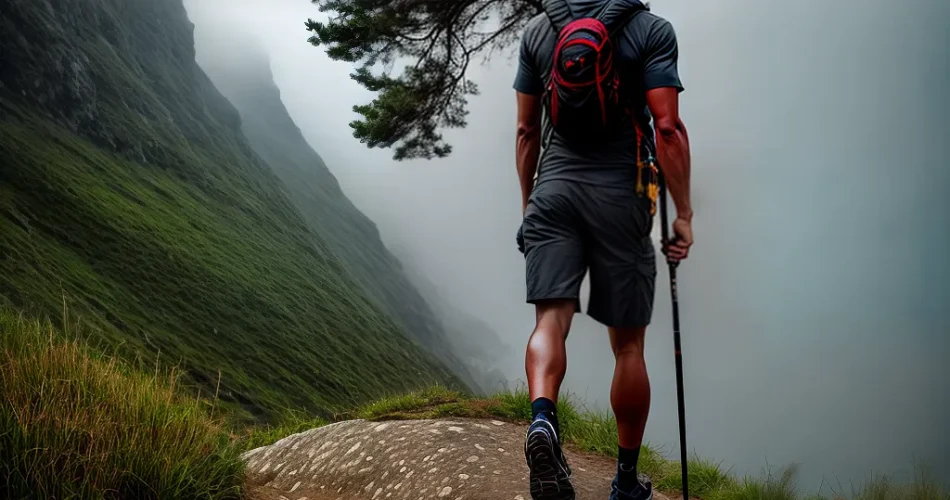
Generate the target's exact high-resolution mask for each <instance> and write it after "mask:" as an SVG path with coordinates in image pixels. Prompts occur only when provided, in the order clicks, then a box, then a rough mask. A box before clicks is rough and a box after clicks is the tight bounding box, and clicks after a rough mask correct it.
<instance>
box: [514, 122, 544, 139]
mask: <svg viewBox="0 0 950 500" xmlns="http://www.w3.org/2000/svg"><path fill="white" fill-rule="evenodd" d="M517 133H518V138H521V139H531V138H534V137H537V136H539V135H540V134H541V127H540V124H538V123H533V122H521V121H519V122H518V129H517Z"/></svg>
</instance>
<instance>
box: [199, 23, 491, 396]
mask: <svg viewBox="0 0 950 500" xmlns="http://www.w3.org/2000/svg"><path fill="white" fill-rule="evenodd" d="M249 40H250V38H249V37H246V36H235V33H234V31H233V30H229V31H228V32H227V34H226V35H225V34H222V33H216V32H215V31H214V30H213V29H196V43H197V45H198V49H199V50H198V52H197V54H198V56H197V61H198V63H199V65H201V67H202V68H203V69H204V70H205V72H206V73H207V74H208V76H209V77H210V78H211V79H212V81H213V82H214V83H215V85H216V87H217V88H218V89H219V90H220V91H221V92H222V94H223V95H225V96H226V97H227V99H228V100H229V101H230V102H231V103H232V105H234V106H235V108H236V109H237V110H238V113H239V114H240V115H241V123H242V130H243V131H244V134H245V136H246V137H247V138H248V140H249V141H250V144H251V146H252V147H253V148H254V150H255V151H256V152H257V153H258V154H259V155H260V156H261V157H262V158H264V159H265V160H266V161H267V163H268V164H269V165H271V167H272V168H273V169H274V172H275V173H276V175H277V176H278V177H279V178H280V179H281V180H282V181H283V183H284V185H285V186H286V189H287V192H288V195H289V197H290V199H291V200H292V201H293V202H294V203H295V205H296V206H297V208H298V209H299V210H300V213H302V214H303V215H304V218H305V219H306V220H307V221H308V222H309V224H310V225H311V226H312V227H313V228H314V229H315V230H316V231H317V232H319V233H320V234H324V235H332V237H328V238H327V241H328V243H329V245H330V248H331V251H333V252H334V253H335V254H336V255H339V256H340V258H341V260H342V261H343V262H344V265H346V266H347V269H348V270H349V271H350V272H351V273H352V274H353V275H354V276H355V277H356V279H357V280H358V281H359V282H360V283H361V285H362V286H363V289H364V291H365V292H366V294H367V295H368V296H370V297H372V298H374V299H375V301H376V303H377V304H379V305H380V307H382V308H383V309H385V310H387V311H389V312H390V314H391V315H392V316H393V317H394V318H396V319H397V320H398V321H400V322H401V323H402V324H403V325H404V327H405V329H406V331H407V332H408V334H409V335H410V336H411V337H413V338H415V339H416V340H418V341H419V342H420V344H421V345H424V346H426V347H427V348H428V349H429V350H431V351H432V352H433V353H435V355H436V356H437V357H438V358H439V359H440V360H442V361H443V362H444V363H446V364H447V365H448V366H450V367H453V370H454V371H455V373H456V374H457V375H458V376H460V377H461V378H462V379H463V380H464V381H466V383H468V384H469V385H470V386H472V387H474V388H478V389H479V390H481V391H482V392H483V393H488V392H490V391H492V390H494V389H497V387H494V385H495V384H494V383H493V382H495V381H492V382H486V381H485V380H483V379H485V378H486V377H485V373H484V372H485V371H486V370H485V367H484V365H485V363H486V362H487V361H488V359H487V358H489V357H490V354H489V353H488V352H473V351H471V350H470V349H468V348H467V345H468V344H466V343H464V342H459V340H460V338H462V337H465V336H468V335H481V334H482V333H483V331H485V330H482V331H467V329H464V328H463V329H459V328H458V326H459V325H458V322H451V324H450V321H447V319H446V317H445V315H444V313H445V312H447V311H446V310H445V309H446V308H445V307H444V304H441V303H439V304H438V306H437V304H436V302H433V296H432V294H424V293H423V292H422V290H421V288H420V287H421V286H423V285H424V283H419V280H417V279H414V278H415V276H414V274H415V273H412V272H410V271H409V270H407V269H406V268H405V266H404V264H403V262H401V261H400V259H399V258H397V257H396V256H395V255H394V254H393V253H392V252H391V250H390V249H389V248H387V246H386V245H385V244H384V242H383V241H382V238H381V236H380V233H379V230H378V228H377V226H376V224H375V223H374V222H373V221H372V220H371V219H370V218H368V217H367V216H366V215H365V214H364V213H363V212H362V211H360V210H359V208H357V207H356V206H355V205H354V204H353V203H352V202H351V200H350V199H349V198H348V197H347V196H346V195H345V194H344V192H343V190H342V188H341V186H340V184H339V182H338V181H337V179H336V177H335V176H334V175H333V173H332V172H331V171H330V169H329V167H328V166H327V164H326V162H325V161H324V160H323V158H322V157H321V156H320V154H319V153H318V152H316V150H315V149H314V148H313V146H312V145H311V144H310V143H309V142H308V141H307V139H306V138H305V137H304V134H303V132H302V131H301V130H300V128H299V127H298V126H297V125H296V123H295V122H294V120H293V119H292V118H291V116H290V113H289V111H288V110H287V108H286V106H285V104H284V102H283V100H282V99H281V95H280V88H279V86H278V85H277V84H276V82H275V81H274V78H273V74H272V71H271V67H270V57H269V55H268V54H267V52H266V51H265V50H264V49H263V48H261V47H260V46H258V45H257V44H255V43H253V42H251V41H249ZM203 54H204V56H203ZM453 313H454V312H453ZM453 326H454V327H455V328H453ZM492 333H493V332H492ZM477 358H479V359H477ZM495 375H496V377H495V378H496V379H498V378H500V377H498V376H497V375H498V374H497V372H496V374H495Z"/></svg>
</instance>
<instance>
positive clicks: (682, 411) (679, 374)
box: [660, 175, 689, 500]
mask: <svg viewBox="0 0 950 500" xmlns="http://www.w3.org/2000/svg"><path fill="white" fill-rule="evenodd" d="M667 211H668V209H667V206H666V180H665V179H664V178H663V176H662V175H661V176H660V224H662V226H663V227H662V234H663V245H664V246H665V245H666V244H667V242H669V241H670V228H669V215H667ZM666 263H667V264H668V265H669V268H670V296H671V298H672V302H673V347H674V349H675V351H674V353H675V359H676V398H677V403H678V405H679V421H680V460H681V461H682V467H683V499H684V500H689V473H688V471H687V469H688V467H687V457H686V450H687V448H686V402H685V397H684V392H683V350H682V346H681V342H680V307H679V296H678V293H677V290H676V267H677V266H678V265H679V262H673V261H670V260H669V259H667V261H666Z"/></svg>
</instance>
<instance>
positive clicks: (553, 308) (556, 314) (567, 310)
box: [535, 300, 574, 338]
mask: <svg viewBox="0 0 950 500" xmlns="http://www.w3.org/2000/svg"><path fill="white" fill-rule="evenodd" d="M573 318H574V302H572V301H564V300H558V301H551V302H547V303H542V304H538V306H537V316H536V319H537V323H536V325H535V333H536V334H542V335H544V336H552V337H556V338H567V333H568V331H569V330H570V329H571V320H572V319H573Z"/></svg>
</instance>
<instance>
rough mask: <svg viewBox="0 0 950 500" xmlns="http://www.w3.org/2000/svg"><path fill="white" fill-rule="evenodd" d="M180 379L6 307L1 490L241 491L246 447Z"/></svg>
mask: <svg viewBox="0 0 950 500" xmlns="http://www.w3.org/2000/svg"><path fill="white" fill-rule="evenodd" d="M175 382H176V376H175V374H174V372H172V373H164V372H162V373H161V374H149V375H146V374H144V373H140V372H137V371H136V370H134V369H131V367H130V366H128V365H127V364H123V363H121V362H119V361H117V360H115V359H112V358H105V357H102V356H99V355H97V354H95V353H94V352H92V351H91V350H90V349H89V348H88V347H87V346H85V345H84V344H83V343H82V342H81V341H77V340H76V339H73V340H66V339H64V338H63V337H62V336H61V335H60V332H55V331H54V330H53V329H52V327H51V326H50V325H48V324H43V323H39V322H36V321H30V320H26V319H24V318H22V317H19V316H18V315H16V314H14V313H13V312H11V310H10V309H8V308H0V400H2V401H3V403H4V404H2V405H0V497H2V498H10V499H16V498H24V499H25V498H80V499H85V498H90V499H91V498H100V499H101V498H109V499H112V498H115V499H119V498H137V499H143V500H144V499H150V498H155V499H159V498H207V499H231V498H234V499H237V498H240V494H241V488H242V482H243V479H244V464H243V462H242V461H241V460H240V457H239V455H238V451H239V449H238V447H236V446H235V445H234V444H233V443H232V442H231V441H230V440H229V436H228V433H227V432H226V429H225V428H224V427H223V426H222V423H221V422H220V421H217V420H215V419H213V418H212V417H211V412H210V408H209V405H208V404H207V402H206V401H205V400H196V399H194V398H186V397H183V395H182V394H181V393H179V392H178V391H177V390H176V387H175Z"/></svg>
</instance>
